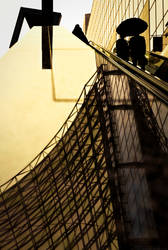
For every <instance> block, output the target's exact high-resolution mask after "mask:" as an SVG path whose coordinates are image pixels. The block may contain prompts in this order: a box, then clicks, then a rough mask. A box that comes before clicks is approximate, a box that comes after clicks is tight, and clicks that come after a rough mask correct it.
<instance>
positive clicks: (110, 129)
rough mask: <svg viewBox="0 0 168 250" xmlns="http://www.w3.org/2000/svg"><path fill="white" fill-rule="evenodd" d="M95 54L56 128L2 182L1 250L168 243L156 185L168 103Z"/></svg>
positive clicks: (155, 249)
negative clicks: (94, 68) (35, 153)
mask: <svg viewBox="0 0 168 250" xmlns="http://www.w3.org/2000/svg"><path fill="white" fill-rule="evenodd" d="M96 57H97V66H98V71H97V72H96V73H95V74H94V76H93V77H92V78H91V79H90V80H89V81H88V83H87V84H86V85H85V87H84V89H83V92H82V94H81V96H80V97H79V100H78V102H77V103H76V105H75V107H74V109H73V110H72V112H71V114H70V115H69V117H68V119H67V120H66V122H65V123H64V125H63V126H62V128H61V129H60V130H59V131H58V133H57V134H56V135H55V136H54V138H53V139H52V140H51V141H50V142H49V144H48V145H47V146H46V147H45V148H44V150H43V151H42V152H41V153H40V154H39V155H38V156H37V157H36V158H35V159H34V160H33V161H32V162H31V163H30V164H29V165H28V166H27V167H25V168H24V169H23V170H22V171H21V172H20V173H18V174H17V175H16V176H15V177H13V178H12V179H11V180H9V181H8V182H7V183H5V184H4V185H2V186H1V194H0V225H1V226H0V249H12V250H13V249H59V250H60V249H64V250H65V249H66V250H68V249H75V250H76V249H91V250H94V249H100V250H103V249H109V250H110V249H111V250H115V249H122V250H128V249H129V250H135V249H136V250H142V249H143V250H165V249H167V248H166V247H165V245H164V239H165V237H162V236H161V233H162V232H163V229H164V226H165V224H163V223H162V224H159V222H158V221H159V218H160V211H161V210H160V207H161V204H164V206H165V209H164V211H163V210H162V211H163V213H162V215H163V218H164V216H165V221H166V211H167V204H166V202H165V203H164V202H163V199H162V203H160V202H159V199H158V197H156V191H155V189H154V184H155V183H156V181H158V180H159V181H160V180H161V185H163V183H165V182H166V181H167V176H165V175H164V173H165V170H166V168H164V162H165V160H166V157H167V150H168V145H167V139H166V138H167V137H168V131H167V127H168V109H167V106H166V105H165V104H163V103H161V102H160V100H158V99H157V98H156V97H155V96H154V95H152V94H151V92H148V91H147V90H145V89H144V87H143V88H142V87H141V86H140V85H139V82H137V81H135V80H132V79H131V78H130V77H129V76H128V75H126V74H125V73H123V72H122V71H121V70H119V69H118V68H117V67H116V66H113V65H112V64H111V63H109V62H108V61H107V60H106V59H104V58H103V57H102V56H100V55H99V54H96ZM163 111H164V112H163ZM139 116H140V117H139ZM142 136H143V138H142ZM144 136H145V137H146V138H145V139H144ZM147 138H149V140H147ZM152 145H154V149H155V150H154V152H155V153H154V154H153V153H152ZM156 149H158V150H156ZM156 151H157V157H155V154H156ZM158 156H159V158H158ZM160 157H162V159H160ZM148 159H150V161H149V160H148ZM156 159H159V163H158V162H157V161H156ZM159 164H160V165H161V167H160V168H158V165H159ZM166 164H167V163H166ZM166 164H165V165H166ZM151 167H152V169H156V170H157V171H156V173H157V175H156V173H155V172H154V174H155V178H151V175H152V174H153V172H151V171H150V169H151ZM158 169H159V170H158ZM158 171H160V172H159V173H160V175H158ZM157 177H158V178H157ZM151 179H152V181H151ZM161 185H160V186H161ZM157 194H158V193H157ZM161 195H162V196H163V194H161V193H160V197H161ZM153 202H155V207H156V208H157V209H154V208H155V207H153V205H152V204H153ZM166 229H167V228H166ZM162 243H163V244H162Z"/></svg>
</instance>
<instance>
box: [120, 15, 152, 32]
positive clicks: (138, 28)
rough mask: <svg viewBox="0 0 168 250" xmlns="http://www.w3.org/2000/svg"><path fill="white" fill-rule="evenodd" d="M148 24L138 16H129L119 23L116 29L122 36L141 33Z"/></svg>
mask: <svg viewBox="0 0 168 250" xmlns="http://www.w3.org/2000/svg"><path fill="white" fill-rule="evenodd" d="M147 27H148V24H147V23H146V22H145V21H144V20H142V19H140V18H136V17H133V18H129V19H126V20H124V21H123V22H121V23H120V24H119V26H118V27H117V29H116V31H117V33H118V34H120V35H123V36H134V35H137V34H141V33H143V32H144V31H145V30H146V29H147Z"/></svg>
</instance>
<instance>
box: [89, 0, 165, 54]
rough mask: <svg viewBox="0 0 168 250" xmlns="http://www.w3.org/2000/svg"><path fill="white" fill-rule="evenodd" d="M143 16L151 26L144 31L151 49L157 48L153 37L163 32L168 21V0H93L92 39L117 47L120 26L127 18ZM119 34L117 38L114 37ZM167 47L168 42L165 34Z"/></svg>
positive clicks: (90, 35) (90, 33)
mask: <svg viewBox="0 0 168 250" xmlns="http://www.w3.org/2000/svg"><path fill="white" fill-rule="evenodd" d="M131 17H140V18H142V19H144V20H145V21H146V22H147V23H148V25H149V27H148V30H147V31H146V32H145V33H144V34H143V35H144V36H145V39H146V44H147V50H150V51H151V50H152V49H153V36H160V35H163V34H164V33H165V31H166V23H167V21H168V1H167V0H125V1H122V0H93V5H92V11H91V16H90V21H89V25H88V30H87V34H86V35H87V37H88V39H89V40H92V41H94V42H95V43H98V44H100V45H101V46H104V47H105V48H108V49H110V50H112V49H113V48H114V47H115V40H116V39H117V38H118V36H116V35H114V34H115V33H116V28H117V26H118V25H119V24H120V23H121V22H122V21H123V20H125V19H127V18H131ZM114 37H115V39H114ZM163 40H164V45H163V48H165V47H166V45H167V43H168V41H167V40H168V38H165V37H164V39H163Z"/></svg>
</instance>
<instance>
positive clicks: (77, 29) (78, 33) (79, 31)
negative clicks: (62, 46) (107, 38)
mask: <svg viewBox="0 0 168 250" xmlns="http://www.w3.org/2000/svg"><path fill="white" fill-rule="evenodd" d="M72 34H74V35H75V36H77V37H78V38H79V39H80V40H82V41H83V42H84V43H86V44H89V42H88V40H87V38H86V36H85V34H84V33H83V31H82V29H81V27H80V26H79V24H76V25H75V28H74V29H73V31H72Z"/></svg>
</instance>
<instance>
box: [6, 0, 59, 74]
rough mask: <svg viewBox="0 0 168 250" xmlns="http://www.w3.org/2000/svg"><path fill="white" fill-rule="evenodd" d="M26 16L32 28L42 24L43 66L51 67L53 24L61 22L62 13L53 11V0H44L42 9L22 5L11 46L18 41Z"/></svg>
mask: <svg viewBox="0 0 168 250" xmlns="http://www.w3.org/2000/svg"><path fill="white" fill-rule="evenodd" d="M24 18H26V21H27V23H28V25H29V27H30V28H32V27H33V26H42V68H43V69H50V68H51V60H50V56H51V54H52V26H53V25H59V24H60V21H61V13H58V12H53V0H42V10H37V9H31V8H23V7H21V8H20V11H19V15H18V18H17V22H16V25H15V29H14V32H13V36H12V39H11V43H10V46H9V47H12V46H13V45H14V44H15V43H16V42H17V41H18V39H19V35H20V32H21V28H22V24H23V21H24Z"/></svg>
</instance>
